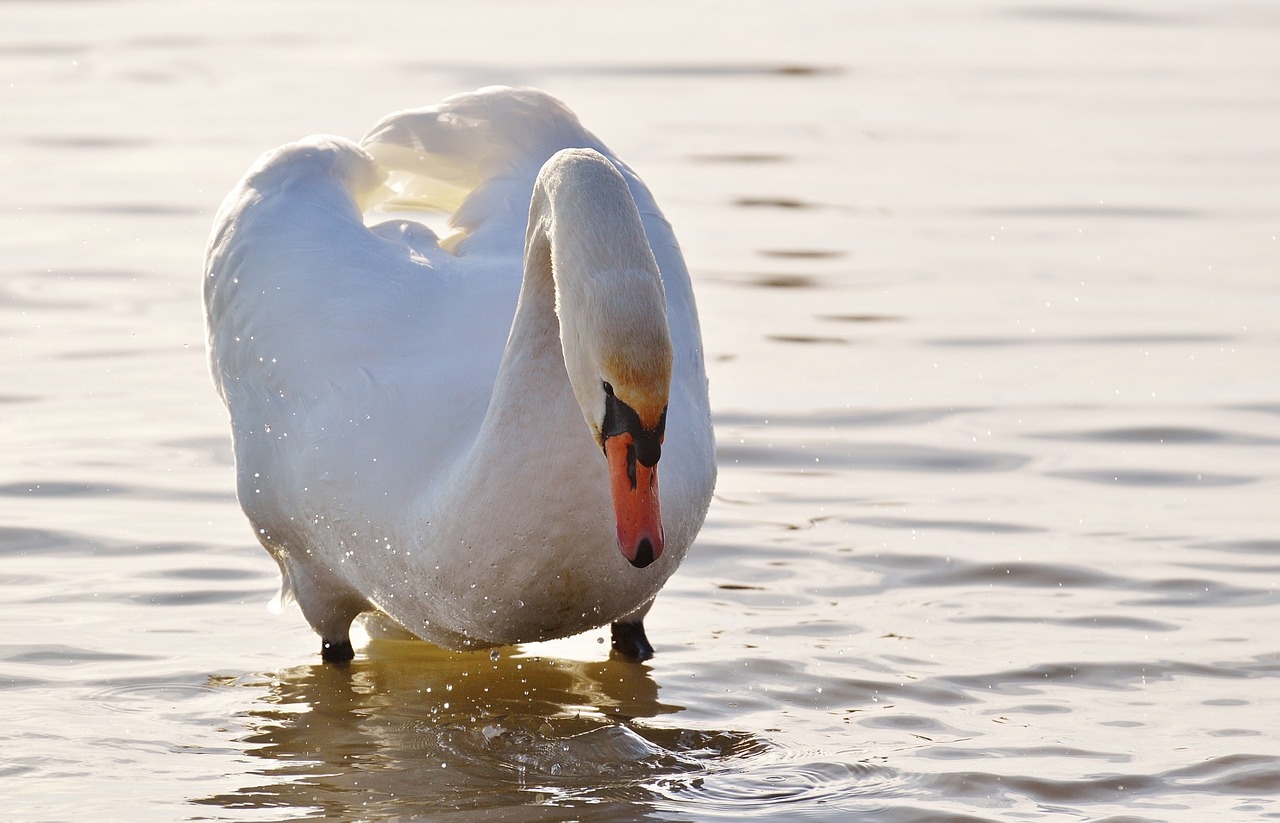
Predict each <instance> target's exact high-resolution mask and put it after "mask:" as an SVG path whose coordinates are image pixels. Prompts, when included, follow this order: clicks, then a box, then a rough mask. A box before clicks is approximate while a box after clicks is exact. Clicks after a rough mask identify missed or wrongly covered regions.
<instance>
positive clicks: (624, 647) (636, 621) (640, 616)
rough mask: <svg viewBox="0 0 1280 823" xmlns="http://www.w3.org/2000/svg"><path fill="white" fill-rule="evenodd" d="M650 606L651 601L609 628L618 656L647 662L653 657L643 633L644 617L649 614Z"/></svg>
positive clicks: (650, 647)
mask: <svg viewBox="0 0 1280 823" xmlns="http://www.w3.org/2000/svg"><path fill="white" fill-rule="evenodd" d="M652 605H653V601H652V600H650V601H649V602H648V603H645V604H644V605H643V606H641V607H640V608H638V609H636V610H635V611H633V612H632V613H631V614H629V615H627V616H626V617H624V618H622V619H621V620H619V621H618V622H616V623H614V624H613V625H612V626H611V627H610V629H611V634H612V635H613V648H614V650H615V651H617V652H618V654H622V655H626V656H627V657H630V658H631V659H632V660H648V659H649V658H650V657H653V644H651V643H650V642H649V638H648V637H646V636H645V633H644V616H645V615H646V614H648V613H649V607H650V606H652Z"/></svg>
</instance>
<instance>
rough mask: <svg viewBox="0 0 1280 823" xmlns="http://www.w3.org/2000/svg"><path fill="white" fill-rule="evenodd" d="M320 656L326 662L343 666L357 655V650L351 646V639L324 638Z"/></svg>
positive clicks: (321, 643)
mask: <svg viewBox="0 0 1280 823" xmlns="http://www.w3.org/2000/svg"><path fill="white" fill-rule="evenodd" d="M320 656H321V657H322V658H324V662H326V663H336V664H337V665H339V666H341V665H345V664H347V663H350V662H351V658H353V657H355V656H356V650H355V649H353V648H351V641H350V640H349V639H348V638H345V637H344V638H342V639H341V640H322V641H321V642H320Z"/></svg>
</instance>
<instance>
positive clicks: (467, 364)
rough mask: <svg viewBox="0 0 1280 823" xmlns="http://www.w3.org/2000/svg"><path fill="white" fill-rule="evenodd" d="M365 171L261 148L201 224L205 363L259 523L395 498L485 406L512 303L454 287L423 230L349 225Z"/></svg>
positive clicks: (492, 286) (343, 148) (363, 157)
mask: <svg viewBox="0 0 1280 823" xmlns="http://www.w3.org/2000/svg"><path fill="white" fill-rule="evenodd" d="M381 177H382V175H381V173H380V171H379V169H378V168H377V166H376V164H374V162H373V161H372V159H371V158H370V157H369V156H368V155H367V154H366V153H365V152H363V151H362V150H361V149H360V148H359V147H358V146H356V145H355V144H353V143H351V142H349V141H346V140H342V139H340V138H312V139H309V140H306V141H302V142H300V143H294V144H290V145H288V146H284V147H282V148H280V149H277V150H275V151H273V152H270V153H268V154H267V155H264V156H263V158H262V159H261V160H260V161H259V162H258V164H257V165H256V166H255V167H254V168H253V169H251V170H250V172H249V173H248V174H247V175H246V176H245V178H244V179H243V180H242V181H241V183H240V185H239V186H237V188H236V189H235V190H234V191H233V192H232V193H231V194H230V195H229V196H228V198H227V200H226V201H225V202H224V204H223V206H222V208H221V210H220V211H219V214H218V217H217V220H216V222H215V227H214V233H213V236H212V238H211V241H210V245H209V250H208V255H207V261H206V272H205V283H204V291H205V307H206V316H207V323H208V342H209V357H210V367H211V371H212V373H213V378H214V382H215V383H216V384H217V386H218V389H219V392H220V393H221V394H222V397H223V399H224V400H225V401H226V403H227V406H228V409H229V411H230V413H231V422H232V429H233V437H234V441H235V450H236V462H237V475H238V478H239V492H240V498H241V503H242V505H243V506H244V507H245V509H246V512H247V513H248V514H249V516H250V519H251V520H252V521H253V522H254V524H255V526H257V527H258V528H259V529H263V528H267V529H273V530H275V531H285V530H287V529H288V528H289V521H291V520H292V518H294V517H298V516H302V515H303V514H304V513H305V514H313V513H317V512H331V513H332V512H337V513H341V512H346V513H348V516H349V517H352V518H360V517H363V518H365V519H372V518H373V517H375V516H376V515H377V514H378V512H379V511H380V510H381V509H382V508H383V507H394V506H395V505H399V504H401V503H403V501H404V500H405V499H406V498H407V496H408V495H411V494H412V493H413V492H414V491H416V490H418V489H420V488H421V485H422V484H423V483H424V482H429V481H430V479H431V478H432V477H434V476H436V474H437V473H438V472H439V471H442V470H443V469H444V468H446V467H447V466H448V464H449V463H450V462H451V461H452V459H453V458H454V457H455V456H456V455H457V454H458V453H459V452H460V451H461V450H462V449H464V448H465V446H466V445H467V444H469V443H470V442H471V440H472V439H473V438H474V435H475V431H476V429H477V428H478V425H479V421H480V419H481V418H482V417H483V413H484V409H485V407H486V405H487V403H488V399H489V392H490V390H491V388H492V384H493V378H494V375H495V374H496V372H497V366H498V362H499V360H500V358H501V353H502V347H503V343H504V341H505V339H506V334H507V328H508V326H509V324H510V317H511V311H512V310H513V307H514V303H515V293H514V291H513V290H512V289H511V288H510V286H509V285H507V286H506V287H505V288H504V287H503V282H502V279H501V278H496V277H495V278H489V277H469V276H465V275H464V273H463V271H462V267H461V266H460V264H459V262H458V261H457V260H456V259H455V258H454V257H453V256H452V255H450V254H448V253H447V252H445V251H444V250H442V249H441V248H440V247H439V244H438V243H437V241H436V238H435V235H434V234H433V233H432V232H431V231H430V230H428V229H426V228H424V227H421V226H417V225H414V224H409V223H390V224H386V225H383V226H380V227H377V229H376V230H370V229H368V228H366V227H365V225H364V222H363V218H362V214H361V205H362V203H361V201H362V200H364V199H366V198H368V197H369V196H370V195H372V194H373V193H375V192H376V191H377V190H378V187H379V185H380V184H381ZM510 262H511V261H508V263H510ZM492 263H493V261H490V264H492ZM514 263H515V266H516V268H517V272H518V268H519V259H518V258H516V260H515V261H514ZM517 279H518V274H517ZM504 315H505V316H504Z"/></svg>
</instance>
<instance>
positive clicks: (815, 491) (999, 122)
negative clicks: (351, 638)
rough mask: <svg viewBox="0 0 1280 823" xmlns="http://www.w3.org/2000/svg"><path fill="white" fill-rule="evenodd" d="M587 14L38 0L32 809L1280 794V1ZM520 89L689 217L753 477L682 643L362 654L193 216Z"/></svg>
mask: <svg viewBox="0 0 1280 823" xmlns="http://www.w3.org/2000/svg"><path fill="white" fill-rule="evenodd" d="M587 8H588V7H586V6H580V5H572V4H565V3H540V4H514V3H512V4H474V6H473V7H468V8H463V7H461V6H448V7H446V6H443V5H433V4H423V3H409V2H405V3H381V4H373V10H366V9H365V7H361V9H360V10H357V9H356V8H355V7H353V6H351V5H349V4H343V3H317V2H307V3H288V2H276V3H271V4H249V3H210V2H190V3H181V4H177V3H158V2H126V1H125V0H106V1H105V2H98V3H87V2H84V3H81V2H72V3H25V2H9V3H5V4H3V5H2V6H0V32H3V33H2V34H0V69H2V70H0V78H3V83H0V106H2V107H3V111H4V113H5V117H4V118H2V119H0V169H3V179H4V182H5V185H4V186H3V187H0V332H2V333H3V341H4V343H3V358H2V359H0V412H2V415H0V421H2V422H0V432H2V434H0V438H2V441H0V442H3V447H2V451H3V454H4V459H3V461H0V582H3V584H4V585H3V586H2V587H0V609H2V612H0V613H2V614H3V615H4V623H5V626H6V633H5V639H4V640H3V642H0V690H3V693H4V696H3V705H4V710H3V712H0V716H3V718H4V719H3V722H2V723H0V795H2V796H3V797H4V799H5V817H6V818H7V819H12V820H24V821H28V820H29V821H36V820H39V821H50V820H70V819H77V820H79V819H120V818H128V819H131V820H137V821H149V820H157V821H171V820H210V819H216V820H284V819H314V820H318V819H326V820H412V819H429V820H448V821H470V820H493V819H503V820H524V821H543V820H548V821H549V820H611V821H617V820H670V821H676V820H680V821H685V820H699V821H701V820H715V819H729V820H738V819H761V820H779V821H782V820H797V819H812V820H875V821H926V820H928V821H938V820H954V821H961V820H1073V819H1075V820H1107V821H1112V823H1118V821H1164V820H1179V821H1203V820H1241V821H1245V820H1249V821H1252V820H1261V819H1274V818H1277V817H1280V802H1278V801H1280V720H1278V719H1277V718H1280V698H1277V696H1276V695H1277V693H1280V689H1278V686H1280V648H1278V647H1277V643H1276V640H1275V633H1274V626H1275V625H1277V621H1280V594H1278V593H1277V583H1278V582H1280V560H1278V559H1277V557H1278V556H1280V530H1278V529H1277V525H1278V522H1277V517H1276V513H1275V502H1274V501H1275V500H1276V499H1277V491H1278V487H1280V427H1278V426H1277V423H1278V422H1280V326H1278V325H1277V322H1276V317H1277V316H1278V314H1280V280H1278V279H1277V277H1276V272H1277V263H1280V240H1277V235H1278V234H1280V195H1278V194H1277V192H1280V146H1277V144H1276V140H1275V136H1276V135H1277V134H1280V57H1277V52H1276V49H1275V43H1276V41H1277V37H1278V36H1280V11H1278V10H1277V8H1276V7H1275V6H1274V5H1273V4H1269V3H1248V2H1228V3H1221V2H1212V3H1211V2H1207V0H1205V2H1172V3H1169V2H1165V3H1155V2H1128V3H1125V4H1122V5H1109V6H1102V5H1088V4H1072V3H1065V4H1048V3H1044V4H1042V3H1030V2H1010V3H996V2H980V1H979V0H973V2H964V3H959V2H955V3H945V4H943V3H937V4H878V5H871V4H853V3H837V2H800V3H792V4H786V5H783V6H779V5H778V4H772V3H758V4H756V3H738V4H735V5H734V6H733V9H732V12H729V11H727V10H726V7H723V6H716V7H713V6H700V5H696V4H694V5H688V4H674V3H656V4H654V3H650V4H647V5H646V6H645V7H644V9H643V10H641V9H640V8H639V7H636V8H628V9H627V10H626V11H625V13H624V12H622V11H618V12H612V14H614V15H616V16H614V17H612V18H607V19H604V20H599V19H596V18H595V17H593V16H592V15H589V14H586V13H584V9H587ZM590 8H593V9H596V8H598V7H590ZM489 82H508V83H530V84H535V85H539V86H542V87H544V88H547V89H549V90H551V91H552V92H554V93H556V94H558V95H559V96H561V97H563V98H564V99H566V100H567V101H569V102H570V104H571V105H572V106H573V107H574V108H575V109H577V110H578V112H579V113H580V114H581V116H582V117H583V119H584V121H585V122H587V123H588V124H589V125H590V127H591V128H593V129H594V130H595V131H596V132H597V133H599V134H600V135H601V136H602V137H603V138H604V139H605V140H606V141H607V142H608V143H609V144H610V145H611V146H612V147H613V148H615V149H616V150H617V151H618V152H619V154H620V155H621V156H623V157H624V158H626V159H627V160H628V161H629V162H630V163H631V164H632V165H633V166H634V167H635V168H636V169H637V170H639V171H640V173H641V174H642V176H643V177H645V179H646V180H647V181H648V182H649V184H650V185H651V187H652V188H653V189H654V191H655V192H656V194H657V195H658V198H659V201H660V202H661V203H662V204H663V205H664V208H665V209H666V211H667V213H668V215H669V216H670V217H671V219H672V220H673V222H674V223H675V225H676V226H677V229H678V231H679V233H680V236H681V239H682V242H683V244H684V246H685V250H686V255H687V258H688V261H689V263H690V268H691V270H692V271H693V274H694V278H695V287H696V288H697V291H698V296H699V299H700V301H701V306H702V319H703V328H704V334H705V337H706V343H707V348H708V354H709V361H710V362H709V369H710V372H711V379H712V385H713V402H714V405H715V407H716V410H717V421H716V422H717V429H718V435H719V439H720V464H721V472H720V483H719V487H718V491H717V496H716V500H715V502H714V504H713V506H712V509H711V513H710V517H709V520H708V523H707V527H706V529H705V530H704V532H703V535H702V537H701V539H700V544H699V545H698V546H697V547H696V548H695V552H694V554H693V555H692V556H691V557H690V559H689V561H688V562H687V563H686V565H685V567H684V568H683V569H682V570H681V572H680V573H679V574H678V575H677V576H676V578H674V580H673V581H672V583H671V584H670V586H669V587H668V589H667V590H666V593H665V594H664V595H663V596H662V597H661V598H660V599H659V601H658V604H657V606H656V607H655V609H654V611H653V612H652V614H651V616H650V617H649V619H648V621H647V625H648V628H649V634H650V637H651V638H652V639H653V640H654V642H655V645H656V646H657V648H658V656H657V657H656V658H655V659H654V660H653V661H651V662H650V663H649V664H646V665H633V664H628V663H625V662H623V661H620V660H612V659H610V657H609V654H608V647H607V644H605V643H603V640H604V636H605V633H604V632H592V633H588V634H586V635H583V636H580V637H578V638H572V639H569V640H565V641H559V642H556V643H550V644H543V645H530V646H526V647H522V648H519V649H504V650H501V651H500V653H499V655H498V656H497V658H496V659H493V658H491V657H490V656H489V655H488V654H487V653H477V654H470V655H460V654H453V653H446V652H443V651H440V650H438V649H435V648H432V647H429V646H426V645H425V644H417V643H406V642H402V641H391V640H374V641H371V642H370V644H369V645H368V647H367V648H366V650H365V651H364V653H363V654H362V656H361V657H360V658H358V659H357V661H356V662H355V663H354V664H353V665H352V666H351V668H350V669H349V670H347V671H341V670H336V669H332V668H327V667H324V666H321V665H318V656H317V654H316V650H317V643H316V640H315V638H314V636H313V635H312V634H311V632H310V630H309V629H307V628H306V626H305V624H304V621H303V620H302V618H301V616H300V615H299V614H298V613H297V612H296V610H295V611H288V612H286V613H285V614H283V615H280V616H275V615H271V614H269V613H268V612H267V610H266V609H265V608H264V604H265V603H266V602H267V600H268V599H269V598H270V596H271V594H272V592H273V591H274V588H275V572H274V564H273V563H271V561H270V560H269V559H268V558H267V556H266V555H265V553H263V552H262V551H261V550H260V549H259V548H257V546H256V544H255V543H254V541H253V539H252V535H251V534H250V533H249V530H248V527H247V526H246V524H245V522H244V521H243V518H242V516H241V515H240V513H239V511H238V509H237V507H236V504H235V502H234V497H233V477H232V467H231V464H230V450H229V446H228V442H227V431H226V425H225V420H224V415H223V412H222V410H221V408H220V406H219V404H218V402H217V400H216V398H215V396H214V393H213V391H212V388H211V387H210V384H209V381H208V379H207V376H206V374H205V372H204V364H203V330H202V327H201V322H202V321H201V317H200V309H199V300H198V291H199V289H198V283H197V281H198V276H199V275H198V272H199V269H200V258H201V255H202V252H203V244H204V240H205V237H206V235H207V232H208V227H209V223H210V221H211V218H212V213H213V210H214V209H215V208H216V206H217V203H218V201H219V200H220V198H221V197H222V195H223V193H224V192H225V191H226V190H227V189H228V188H229V187H230V186H231V184H232V183H233V182H234V181H235V179H236V178H237V177H238V176H239V175H240V174H241V172H242V171H243V170H244V168H245V167H246V166H247V165H248V164H249V163H250V162H251V161H252V159H253V158H254V157H255V156H256V155H257V154H258V153H259V152H260V151H262V150H264V149H266V148H268V147H271V146H274V145H277V144H279V143H281V142H284V141H286V140H289V139H293V138H295V137H298V136H300V135H304V134H308V133H313V132H320V131H328V132H336V133H340V134H346V135H349V136H358V135H360V134H362V133H363V131H364V130H365V129H366V128H367V127H368V126H369V125H370V124H371V123H373V122H374V121H375V120H377V119H378V118H379V117H380V116H381V115H383V114H385V113H387V112H389V111H392V110H394V109H397V108H402V107H405V106H410V105H417V104H421V103H426V102H430V101H433V100H436V99H438V98H440V97H442V96H444V95H446V94H449V93H452V92H454V91H458V90H463V89H468V88H474V87H476V86H479V85H482V84H485V83H489Z"/></svg>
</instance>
